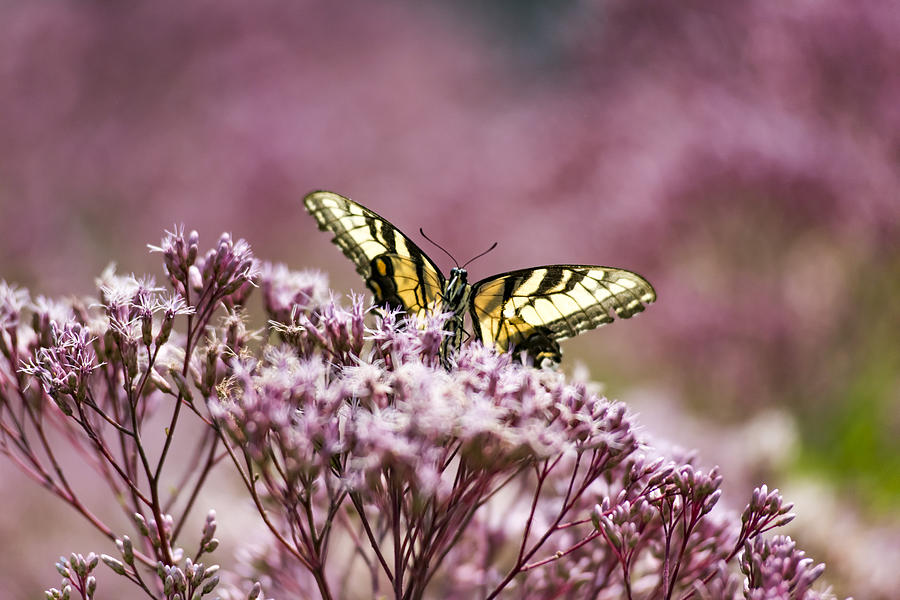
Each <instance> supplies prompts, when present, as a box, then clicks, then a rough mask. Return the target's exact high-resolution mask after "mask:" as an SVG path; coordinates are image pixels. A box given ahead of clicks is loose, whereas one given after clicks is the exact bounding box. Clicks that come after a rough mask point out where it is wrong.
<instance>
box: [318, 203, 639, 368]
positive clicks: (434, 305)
mask: <svg viewBox="0 0 900 600" xmlns="http://www.w3.org/2000/svg"><path fill="white" fill-rule="evenodd" d="M303 202H304V204H305V206H306V210H308V211H309V213H310V214H311V215H312V216H313V217H314V218H315V219H316V221H317V222H318V224H319V229H322V230H323V231H326V230H327V231H330V232H331V233H333V234H334V239H333V240H332V241H333V242H334V243H335V244H337V246H338V247H339V248H340V249H341V250H342V251H343V252H344V254H345V255H346V256H347V257H348V258H349V259H350V260H352V261H353V262H354V263H356V270H357V272H359V274H360V275H362V276H363V278H364V279H365V281H366V285H367V286H368V288H369V289H370V290H371V291H372V293H373V294H374V295H375V301H376V303H377V304H379V305H381V306H388V307H394V308H399V309H403V310H405V311H406V312H407V313H409V314H411V315H418V316H425V315H427V314H429V313H430V312H432V311H440V312H446V313H451V315H452V316H451V318H450V319H449V321H448V322H447V324H446V326H445V328H446V329H447V331H448V332H449V334H448V335H447V337H446V338H445V339H444V345H443V346H442V348H441V357H442V360H443V362H444V364H445V365H447V366H449V364H450V360H451V357H452V355H453V353H454V352H455V351H456V350H458V349H459V346H460V345H461V344H462V336H463V334H464V331H465V330H464V320H465V315H466V312H468V313H469V315H470V317H471V320H472V326H473V329H474V334H475V337H476V338H477V339H479V340H481V341H482V342H484V343H486V344H494V345H495V346H496V347H497V349H498V350H500V351H502V352H505V351H509V350H512V351H514V352H516V353H517V354H521V353H525V354H527V355H528V356H529V357H531V358H532V359H533V360H534V361H535V363H536V364H540V363H541V362H542V361H543V359H550V360H552V361H554V362H559V360H560V358H561V353H560V348H559V343H558V342H559V341H560V340H564V339H566V338H570V337H572V336H574V335H577V334H579V333H581V332H583V331H587V330H589V329H593V328H595V327H599V326H601V325H605V324H606V323H609V322H611V321H613V315H612V314H611V313H613V314H615V316H617V317H619V318H622V319H627V318H629V317H631V316H633V315H635V314H636V313H639V312H641V311H643V310H644V304H648V303H650V302H653V301H654V300H656V292H655V291H654V290H653V286H651V285H650V283H649V282H647V280H645V279H644V278H643V277H641V276H640V275H637V274H636V273H632V272H631V271H626V270H624V269H614V268H611V267H598V266H590V265H548V266H544V267H533V268H531V269H519V270H517V271H510V272H508V273H501V274H499V275H494V276H493V277H488V278H487V279H482V280H481V281H479V282H477V283H473V284H471V285H470V284H469V283H468V282H467V274H466V271H465V269H462V268H459V267H456V268H453V269H451V270H450V277H449V278H445V277H444V275H443V274H442V273H441V271H440V269H438V267H437V265H435V264H434V261H432V260H431V259H430V258H428V256H427V255H426V254H425V253H424V252H422V250H420V249H419V247H418V246H416V245H415V244H414V243H413V241H412V240H411V239H409V237H407V236H406V235H404V234H402V233H401V232H400V231H398V230H397V228H396V227H394V226H393V225H391V224H390V223H389V222H387V221H386V220H385V219H383V218H382V217H380V216H378V215H377V214H375V213H374V212H372V211H371V210H369V209H367V208H365V207H364V206H361V205H360V204H357V203H356V202H354V201H352V200H350V199H349V198H345V197H344V196H341V195H339V194H335V193H334V192H324V191H318V192H312V193H311V194H309V195H308V196H306V198H305V199H304V201H303Z"/></svg>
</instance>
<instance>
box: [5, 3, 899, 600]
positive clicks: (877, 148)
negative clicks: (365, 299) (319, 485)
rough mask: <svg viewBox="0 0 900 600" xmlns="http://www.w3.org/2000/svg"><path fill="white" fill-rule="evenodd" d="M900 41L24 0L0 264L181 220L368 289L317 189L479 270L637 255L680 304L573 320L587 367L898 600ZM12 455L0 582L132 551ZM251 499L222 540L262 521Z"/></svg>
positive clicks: (129, 243)
mask: <svg viewBox="0 0 900 600" xmlns="http://www.w3.org/2000/svg"><path fill="white" fill-rule="evenodd" d="M898 64H900V10H897V7H896V4H895V3H893V2H890V1H884V2H878V1H873V2H861V3H848V2H844V1H843V0H816V1H811V0H797V1H795V2H720V1H719V0H679V1H677V2H676V1H671V2H656V3H645V2H629V1H627V0H608V1H601V0H558V1H556V2H541V1H537V0H495V1H494V2H487V3H486V2H478V1H476V0H461V1H453V2H451V1H450V0H447V1H444V2H441V1H437V0H432V1H422V0H419V1H413V0H386V1H384V2H377V3H375V2H363V1H361V0H345V1H343V2H339V3H336V2H325V1H317V0H309V1H299V0H269V1H267V2H254V3H249V2H247V3H245V2H239V1H238V0H216V1H211V0H209V1H197V2H192V3H183V2H176V1H170V0H166V1H162V0H160V1H155V2H145V3H140V2H131V3H113V2H101V1H83V0H78V1H74V0H60V1H57V2H30V1H28V0H4V1H2V2H0V278H3V279H6V280H7V281H11V282H16V283H19V284H22V285H25V286H28V287H29V288H30V289H31V290H32V292H33V293H34V294H38V293H42V294H47V295H69V294H89V293H92V291H93V280H94V277H95V276H96V275H97V274H99V273H100V271H101V270H102V269H103V268H104V267H105V266H106V265H107V264H108V263H109V262H111V261H115V262H117V263H118V265H119V269H120V271H125V272H129V271H133V272H136V273H145V272H148V273H154V274H157V275H161V264H160V260H159V255H150V254H149V253H148V252H147V249H146V244H147V243H156V242H158V240H159V238H160V237H161V235H162V231H163V230H164V229H167V228H169V229H171V227H173V226H174V225H175V224H178V223H184V224H185V225H186V226H187V228H189V229H197V230H198V231H199V232H200V234H201V241H203V242H205V244H204V245H205V246H206V247H208V245H209V244H212V243H213V242H214V241H215V239H216V238H217V237H218V235H219V233H221V232H222V231H230V232H232V233H233V234H234V236H235V237H243V238H246V239H247V240H248V241H249V242H250V243H251V244H252V246H253V248H254V249H255V252H256V254H257V256H260V257H262V258H265V259H269V260H273V261H281V262H285V263H287V264H288V265H290V266H291V267H292V268H315V269H321V270H323V271H326V272H327V273H328V274H329V276H330V278H331V282H332V286H333V288H334V289H335V290H338V291H340V292H346V291H349V290H351V289H354V290H357V291H359V290H362V289H363V285H362V282H361V281H360V280H359V279H358V278H357V276H356V274H355V273H354V271H353V268H352V266H351V265H350V263H349V262H348V261H346V259H344V258H343V257H342V256H341V255H340V253H339V252H338V251H337V250H336V249H335V248H334V247H333V246H331V245H330V244H329V243H328V237H327V236H326V235H324V234H321V233H319V232H318V231H317V230H316V228H315V226H314V224H313V222H312V220H311V219H310V218H309V216H308V215H306V214H305V212H304V211H303V209H302V206H301V204H300V199H301V198H302V196H303V195H304V194H305V193H306V192H308V191H310V190H313V189H331V190H334V191H337V192H340V193H342V194H345V195H348V196H351V197H352V198H354V199H356V200H358V201H360V202H362V203H363V204H366V205H367V206H369V207H371V208H372V209H374V210H375V211H376V212H379V213H380V214H382V215H384V216H386V217H388V218H389V219H390V220H391V221H392V222H394V223H395V224H396V225H397V226H398V227H400V229H401V230H403V231H406V232H407V233H410V234H412V233H414V232H416V231H417V229H418V227H423V228H424V229H425V231H426V232H427V233H428V234H429V236H430V237H432V238H433V239H435V240H438V241H439V242H440V243H441V244H442V245H443V246H444V247H446V248H447V249H448V250H449V251H450V252H452V253H453V254H454V255H455V256H456V257H457V258H458V259H459V260H460V261H461V262H462V261H463V260H466V259H468V258H469V257H471V256H473V255H474V254H476V253H478V252H480V251H482V250H484V249H485V248H487V247H488V246H489V245H490V244H491V243H493V242H495V241H497V242H499V246H498V248H497V249H496V250H494V251H493V252H491V253H490V254H488V255H487V256H485V257H483V258H481V259H479V260H478V261H477V262H476V263H474V264H473V265H472V266H471V267H470V272H471V274H472V277H473V278H474V279H478V278H481V277H483V276H487V275H491V274H494V273H496V272H499V271H503V270H510V269H514V268H520V267H526V266H533V265H539V264H547V263H554V262H574V263H594V264H604V265H612V266H619V267H625V268H629V269H633V270H635V271H637V272H639V273H641V274H643V275H644V276H646V277H647V278H648V279H649V280H650V281H651V282H652V283H653V284H654V286H655V287H656V289H657V291H658V294H659V301H658V303H657V304H656V305H654V306H652V307H651V308H650V310H648V311H647V312H646V313H645V314H643V315H641V316H640V317H639V318H637V319H635V320H634V321H632V322H627V323H619V324H616V325H613V326H611V327H608V328H605V329H603V330H601V331H598V332H592V333H589V334H586V335H583V336H580V337H579V338H577V339H575V340H571V341H570V342H567V343H565V345H564V351H565V352H566V365H567V366H566V368H567V369H570V370H571V369H572V368H573V367H574V366H575V365H584V366H585V367H586V368H587V369H588V370H589V372H590V375H591V377H592V378H593V379H596V380H599V381H602V382H605V384H606V391H607V394H608V395H609V396H611V397H617V398H620V399H623V400H625V401H627V402H629V403H630V404H631V405H632V406H633V407H634V410H635V411H637V412H639V413H640V414H641V416H640V419H641V420H642V422H643V423H644V424H645V426H646V430H647V432H648V434H650V435H653V436H655V437H657V438H658V439H659V440H660V441H661V443H663V442H665V443H672V444H680V445H682V446H686V447H691V448H694V447H695V448H698V449H699V451H700V456H701V458H700V464H702V465H704V466H707V467H709V466H712V465H714V464H719V465H721V466H722V468H723V472H724V474H725V478H726V482H727V485H728V488H727V490H726V492H727V493H726V501H729V502H731V503H732V504H733V505H734V506H735V507H736V508H740V507H742V506H743V504H744V503H745V502H746V500H747V498H748V497H749V493H750V491H751V490H752V487H753V486H755V485H759V484H760V483H762V482H767V483H768V484H769V485H770V487H772V486H778V487H780V488H781V489H782V490H784V492H785V495H786V496H787V498H788V499H789V500H793V501H794V502H796V504H797V512H798V514H799V517H798V519H797V521H796V522H795V523H794V524H793V525H792V527H791V528H790V533H791V534H792V535H793V536H794V537H795V538H796V539H797V540H798V543H799V545H800V547H802V548H804V549H806V550H807V551H808V553H809V554H810V555H811V556H813V557H814V558H815V559H816V560H817V561H825V562H827V564H828V570H827V571H826V579H827V580H828V581H829V582H830V583H831V584H832V585H833V586H834V588H835V591H836V592H837V593H838V594H842V595H843V596H847V595H850V594H854V595H856V597H857V598H873V599H879V598H882V599H888V598H896V595H895V594H896V590H897V589H900V571H898V569H897V568H896V565H897V564H900V510H898V505H900V402H898V399H900V348H898V332H900V303H898V300H897V298H898V294H900V245H898V240H900V237H898V234H900V69H897V65H898ZM413 237H414V238H415V239H418V234H416V235H414V236H413ZM423 247H424V248H426V249H427V248H429V246H428V245H427V244H423ZM433 256H434V257H435V260H436V261H437V262H438V263H439V264H441V265H443V266H449V261H448V260H446V258H445V257H444V256H443V255H442V254H441V253H440V252H439V251H437V250H435V251H434V252H433ZM0 477H2V481H0V503H2V506H3V507H4V509H3V510H2V511H0V536H2V539H3V545H4V547H6V548H18V549H20V551H21V555H22V556H27V557H28V559H27V560H25V561H10V560H6V561H2V562H0V590H6V592H4V593H0V596H2V597H3V598H7V597H9V598H26V597H31V598H33V597H37V596H38V595H39V594H40V592H41V590H43V589H45V588H47V587H50V586H53V585H58V575H57V574H56V573H55V570H54V569H53V566H52V565H53V562H54V560H55V559H56V557H58V556H59V555H60V554H68V553H69V552H71V551H79V552H87V551H89V550H97V551H106V552H110V548H107V547H106V546H104V545H103V543H102V542H100V541H99V539H98V538H97V537H96V536H94V535H92V534H91V533H90V530H89V529H88V528H87V527H86V525H84V524H83V523H81V522H80V521H78V520H77V519H76V518H75V516H74V512H73V511H71V510H70V509H69V508H68V507H66V506H64V505H62V504H61V503H59V502H57V501H55V500H54V499H51V498H49V497H46V496H45V495H44V494H43V492H42V491H41V490H39V489H38V488H37V486H36V485H34V484H33V483H31V482H30V481H29V480H27V479H26V478H25V477H24V476H23V475H21V474H19V473H18V472H17V471H15V469H13V468H12V467H11V466H10V465H9V464H8V463H7V462H5V461H4V462H2V463H0ZM222 488H223V489H228V485H227V484H222ZM226 496H227V495H226ZM96 500H97V502H99V503H100V504H99V507H98V508H97V509H96V510H98V511H100V512H102V510H103V504H102V503H103V502H104V501H105V502H109V500H103V497H102V496H100V495H98V496H97V498H96ZM201 504H202V503H201ZM238 504H240V503H238ZM216 508H217V509H219V511H220V514H221V513H222V512H223V510H225V511H226V512H227V508H226V507H222V506H217V507H216ZM233 510H234V511H235V512H234V513H233V514H232V521H231V522H230V523H229V522H228V520H227V519H221V520H222V525H220V528H221V530H222V534H223V537H225V538H228V535H229V534H227V533H226V531H227V530H228V529H229V528H231V530H232V531H233V533H232V534H231V535H232V536H234V537H238V536H240V535H242V533H243V532H245V531H246V528H247V527H250V525H249V523H251V522H252V515H251V513H250V512H249V511H246V512H241V511H242V510H244V509H242V508H241V507H240V506H238V507H237V508H235V509H233ZM110 512H114V509H113V508H110ZM198 519H202V514H201V515H198ZM235 529H236V531H235ZM220 554H221V553H220Z"/></svg>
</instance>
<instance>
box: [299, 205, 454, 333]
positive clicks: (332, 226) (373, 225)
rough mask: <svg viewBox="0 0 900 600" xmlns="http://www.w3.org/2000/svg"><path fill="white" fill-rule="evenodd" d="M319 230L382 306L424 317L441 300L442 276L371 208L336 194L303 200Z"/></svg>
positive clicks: (435, 267)
mask: <svg viewBox="0 0 900 600" xmlns="http://www.w3.org/2000/svg"><path fill="white" fill-rule="evenodd" d="M303 204H304V205H305V206H306V210H307V211H309V213H310V214H311V215H312V216H313V218H315V220H316V221H317V222H318V224H319V229H321V230H323V231H330V232H331V233H333V234H334V239H332V242H334V243H335V244H336V245H337V246H338V247H339V248H340V249H341V251H342V252H343V253H344V255H345V256H347V258H349V259H350V260H352V261H353V262H354V263H355V264H356V271H357V272H358V273H359V274H360V275H362V276H363V278H364V279H365V281H366V285H367V286H368V288H369V289H370V290H372V293H373V294H374V295H375V301H376V303H378V304H379V305H381V306H389V307H393V308H402V309H403V310H405V311H407V312H408V313H410V314H418V315H419V316H424V315H425V314H426V313H428V312H430V311H431V310H433V309H434V307H435V306H437V304H438V303H439V301H440V294H441V290H442V289H443V287H444V276H443V275H442V274H441V272H440V270H439V269H438V268H437V266H436V265H435V264H434V263H433V262H432V261H431V259H430V258H428V257H427V256H426V255H425V253H424V252H422V251H421V250H420V249H419V247H418V246H416V245H415V244H414V243H413V242H412V240H410V239H409V238H408V237H406V236H405V235H403V234H402V233H401V232H400V231H398V230H397V228H396V227H394V226H393V225H391V224H390V223H388V222H387V221H386V220H384V219H383V218H381V217H379V216H378V215H377V214H375V213H374V212H372V211H371V210H369V209H367V208H365V207H363V206H361V205H359V204H357V203H356V202H354V201H352V200H350V199H349V198H345V197H344V196H341V195H340V194H335V193H334V192H324V191H319V192H313V193H311V194H309V195H307V196H306V198H304V199H303Z"/></svg>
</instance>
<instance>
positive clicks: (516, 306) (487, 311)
mask: <svg viewBox="0 0 900 600" xmlns="http://www.w3.org/2000/svg"><path fill="white" fill-rule="evenodd" d="M654 300H656V292H655V291H654V290H653V286H651V285H650V283H649V282H648V281H647V280H646V279H644V278H643V277H641V276H640V275H638V274H636V273H632V272H631V271H626V270H624V269H614V268H611V267H595V266H587V265H548V266H545V267H535V268H533V269H521V270H518V271H512V272H509V273H503V274H501V275H495V276H494V277H488V278H487V279H483V280H481V281H479V282H478V283H475V284H473V286H472V294H471V296H470V301H469V311H470V314H471V317H472V324H473V327H474V330H475V336H476V337H477V338H478V339H480V340H482V341H483V342H484V343H486V344H487V343H493V344H494V345H495V346H496V347H497V349H498V350H500V351H502V352H505V351H508V350H510V349H512V350H514V351H515V352H516V353H522V352H525V353H527V354H528V356H530V357H532V358H533V359H534V360H535V363H536V364H539V363H540V361H541V360H543V359H544V358H549V359H550V360H552V361H554V362H559V360H560V358H561V352H560V348H559V344H558V342H559V341H560V340H564V339H566V338H570V337H572V336H575V335H578V334H579V333H581V332H583V331H587V330H589V329H593V328H595V327H599V326H601V325H605V324H606V323H610V322H612V321H613V320H614V317H613V315H615V316H617V317H619V318H621V319H627V318H629V317H632V316H634V315H635V314H637V313H639V312H641V311H643V310H644V304H649V303H651V302H653V301H654Z"/></svg>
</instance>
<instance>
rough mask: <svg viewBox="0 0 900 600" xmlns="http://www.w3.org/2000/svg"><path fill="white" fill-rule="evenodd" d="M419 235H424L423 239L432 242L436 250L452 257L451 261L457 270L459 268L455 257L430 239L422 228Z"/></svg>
mask: <svg viewBox="0 0 900 600" xmlns="http://www.w3.org/2000/svg"><path fill="white" fill-rule="evenodd" d="M419 233H421V234H422V237H423V238H425V239H426V240H428V241H429V242H431V243H432V244H433V245H434V247H435V248H437V249H438V250H440V251H441V252H443V253H444V254H446V255H447V256H449V257H450V260H452V261H453V264H454V265H456V268H457V269H458V268H459V263H458V262H456V259H455V258H453V255H452V254H450V253H449V252H447V251H446V250H444V247H443V246H441V245H440V244H438V243H437V242H435V241H434V240H433V239H431V238H430V237H428V236H427V235H425V231H424V230H423V229H422V228H421V227H419Z"/></svg>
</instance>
